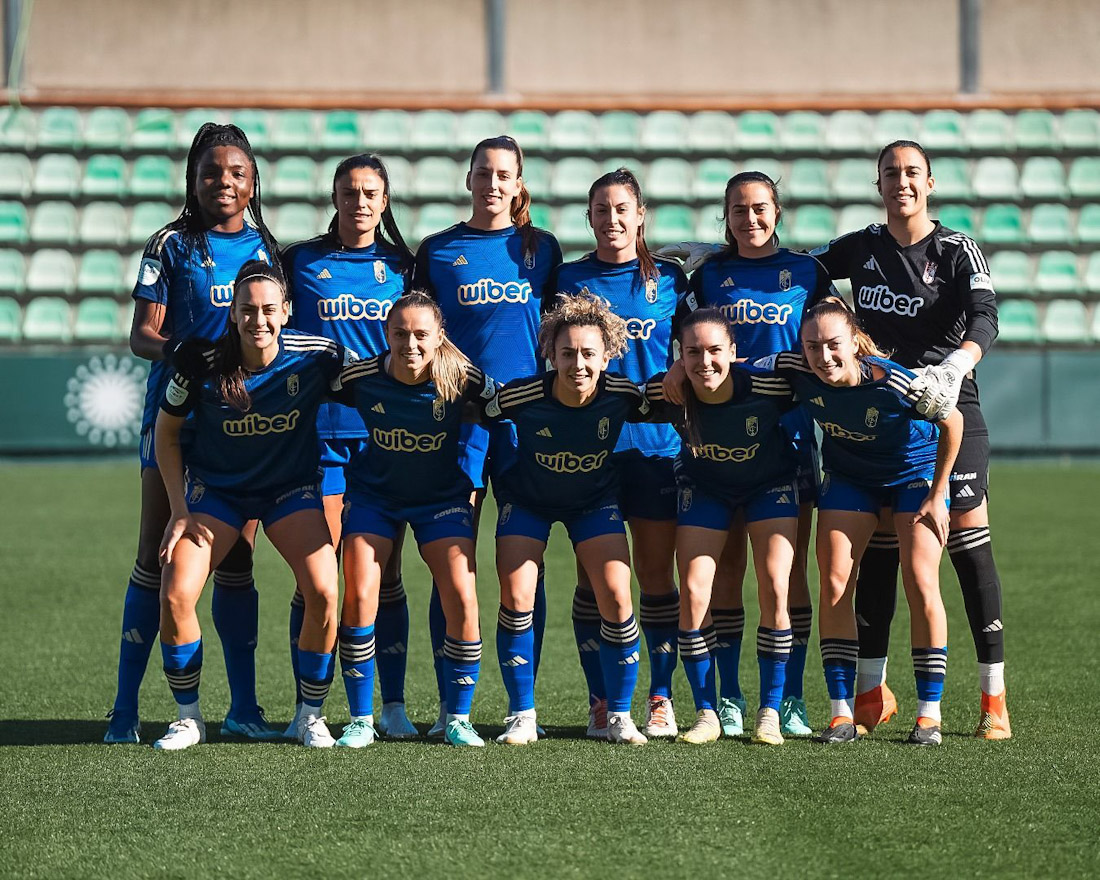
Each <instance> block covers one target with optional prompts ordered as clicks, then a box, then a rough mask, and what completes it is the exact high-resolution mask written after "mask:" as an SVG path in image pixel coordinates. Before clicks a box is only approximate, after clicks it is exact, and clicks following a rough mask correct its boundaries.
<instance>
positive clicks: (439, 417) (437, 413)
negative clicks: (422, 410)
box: [432, 397, 447, 422]
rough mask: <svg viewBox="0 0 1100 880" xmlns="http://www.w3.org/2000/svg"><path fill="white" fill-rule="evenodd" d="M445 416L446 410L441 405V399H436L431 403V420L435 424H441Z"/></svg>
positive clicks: (442, 404)
mask: <svg viewBox="0 0 1100 880" xmlns="http://www.w3.org/2000/svg"><path fill="white" fill-rule="evenodd" d="M446 414H447V410H446V408H445V405H444V403H443V398H441V397H437V398H436V399H435V400H433V401H432V418H433V419H435V420H436V421H437V422H442V421H443V417H444V416H445V415H446Z"/></svg>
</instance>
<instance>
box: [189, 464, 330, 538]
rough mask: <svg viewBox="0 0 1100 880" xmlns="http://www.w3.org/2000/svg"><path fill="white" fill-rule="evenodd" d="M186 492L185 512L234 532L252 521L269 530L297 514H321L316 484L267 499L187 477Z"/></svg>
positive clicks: (272, 494)
mask: <svg viewBox="0 0 1100 880" xmlns="http://www.w3.org/2000/svg"><path fill="white" fill-rule="evenodd" d="M186 491H187V509H188V510H190V511H191V513H204V514H206V515H207V516H212V517H214V519H219V520H221V521H222V522H223V523H226V524H227V525H231V526H233V528H235V529H241V528H243V527H244V524H245V523H246V522H248V521H249V520H253V519H258V520H260V522H262V523H263V524H264V526H265V527H270V526H272V525H274V524H275V523H277V522H278V521H279V520H281V519H282V518H283V517H285V516H290V514H292V513H297V512H298V511H299V510H317V511H321V512H323V511H324V504H323V503H322V502H321V489H320V485H319V483H318V482H317V481H314V482H312V483H309V484H307V485H304V486H295V487H293V488H291V489H283V490H280V491H278V492H277V493H271V494H268V495H238V494H236V493H229V492H226V491H225V490H223V489H212V488H210V487H209V486H207V485H206V484H204V483H203V482H202V481H200V480H198V479H196V478H194V477H192V476H190V475H188V476H187V486H186Z"/></svg>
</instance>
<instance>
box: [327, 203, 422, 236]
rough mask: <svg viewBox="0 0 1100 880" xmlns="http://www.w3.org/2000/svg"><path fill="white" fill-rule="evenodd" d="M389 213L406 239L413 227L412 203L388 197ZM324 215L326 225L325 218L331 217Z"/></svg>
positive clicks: (413, 212) (413, 213) (414, 215)
mask: <svg viewBox="0 0 1100 880" xmlns="http://www.w3.org/2000/svg"><path fill="white" fill-rule="evenodd" d="M390 213H391V214H393V219H394V221H395V222H396V223H397V228H398V229H400V230H401V237H402V238H405V239H408V236H409V232H410V230H411V229H412V227H413V220H414V219H415V217H416V211H414V210H413V207H412V205H410V204H409V203H408V202H403V201H397V200H396V199H390ZM325 217H326V223H325V225H326V226H327V225H328V223H327V220H328V219H331V217H330V216H329V215H327V214H326V215H325Z"/></svg>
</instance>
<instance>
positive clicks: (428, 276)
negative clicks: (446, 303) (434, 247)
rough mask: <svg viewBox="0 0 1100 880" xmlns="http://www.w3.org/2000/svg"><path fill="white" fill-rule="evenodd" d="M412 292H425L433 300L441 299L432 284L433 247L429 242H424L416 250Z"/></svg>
mask: <svg viewBox="0 0 1100 880" xmlns="http://www.w3.org/2000/svg"><path fill="white" fill-rule="evenodd" d="M410 289H411V290H423V291H424V292H425V293H427V294H428V295H429V296H430V297H431V298H432V299H439V296H438V293H437V291H436V289H435V284H434V283H433V282H432V270H431V246H430V245H429V243H428V242H427V241H422V242H421V243H420V247H419V248H417V250H416V260H415V261H414V262H413V269H412V287H411V288H410Z"/></svg>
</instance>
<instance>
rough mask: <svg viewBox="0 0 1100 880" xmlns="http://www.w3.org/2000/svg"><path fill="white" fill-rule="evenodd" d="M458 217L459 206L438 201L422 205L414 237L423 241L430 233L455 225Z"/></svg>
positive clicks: (418, 213)
mask: <svg viewBox="0 0 1100 880" xmlns="http://www.w3.org/2000/svg"><path fill="white" fill-rule="evenodd" d="M458 219H459V213H458V208H457V207H456V206H455V205H450V204H443V203H438V202H436V203H430V204H427V205H421V207H420V210H419V211H418V212H417V217H416V226H415V227H414V229H413V238H414V239H415V240H416V241H423V240H424V239H425V238H427V237H428V236H429V235H432V234H434V233H436V232H440V231H441V230H444V229H449V228H450V227H452V226H454V225H455V223H457V222H458Z"/></svg>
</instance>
